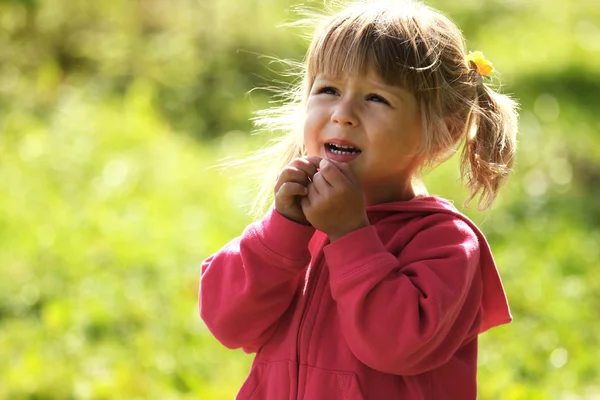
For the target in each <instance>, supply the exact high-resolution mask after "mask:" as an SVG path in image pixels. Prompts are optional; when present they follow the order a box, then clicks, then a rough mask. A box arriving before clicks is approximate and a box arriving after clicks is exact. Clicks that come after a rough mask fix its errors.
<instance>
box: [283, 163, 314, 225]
mask: <svg viewBox="0 0 600 400" xmlns="http://www.w3.org/2000/svg"><path fill="white" fill-rule="evenodd" d="M319 161H321V159H320V158H319V157H313V156H306V157H301V158H295V159H293V160H292V161H291V162H290V163H289V164H288V165H287V166H286V167H285V168H284V169H283V170H282V171H281V173H280V174H279V176H278V177H277V183H275V209H276V210H277V211H278V212H279V213H280V214H281V215H283V216H284V217H286V218H287V219H290V220H292V221H295V222H299V223H301V224H305V225H310V222H308V220H307V219H306V217H305V216H304V212H302V208H301V207H300V197H301V196H305V195H306V194H308V189H307V186H308V184H309V183H310V181H311V179H312V178H313V176H314V175H315V173H316V172H317V167H318V166H319Z"/></svg>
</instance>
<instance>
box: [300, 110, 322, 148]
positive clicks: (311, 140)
mask: <svg viewBox="0 0 600 400" xmlns="http://www.w3.org/2000/svg"><path fill="white" fill-rule="evenodd" d="M317 122H318V121H316V120H315V118H311V116H310V114H309V115H308V116H307V118H306V120H305V121H304V147H306V152H307V154H308V155H309V156H320V153H321V151H320V148H319V132H320V127H319V124H318V123H317Z"/></svg>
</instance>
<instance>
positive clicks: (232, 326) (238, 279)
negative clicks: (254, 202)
mask: <svg viewBox="0 0 600 400" xmlns="http://www.w3.org/2000/svg"><path fill="white" fill-rule="evenodd" d="M313 234H314V228H312V227H310V226H304V225H301V224H297V223H295V222H293V221H290V220H288V219H286V218H285V217H283V216H282V215H281V214H279V213H278V212H277V211H275V210H271V211H270V212H269V213H268V214H267V215H266V216H265V218H263V219H262V220H261V221H258V222H255V223H253V224H251V225H249V226H248V227H247V228H246V229H245V230H244V233H243V234H242V236H241V237H238V238H236V239H234V240H232V241H231V242H229V243H228V244H227V245H225V246H224V247H223V248H222V249H221V250H220V251H219V252H217V253H216V254H214V255H212V256H211V257H209V258H208V259H207V260H205V261H204V262H203V263H202V269H201V275H200V290H199V309H200V316H201V318H202V319H203V320H204V322H205V324H206V326H207V327H208V329H209V330H210V331H211V333H212V334H213V335H214V336H215V337H216V338H217V340H219V341H220V342H221V343H222V344H223V345H225V346H226V347H228V348H239V347H242V348H243V349H244V351H246V352H248V353H251V352H256V351H258V349H259V348H260V347H261V346H262V345H263V344H264V342H265V341H266V340H267V339H268V338H269V337H270V335H271V334H272V333H273V331H274V330H275V328H276V322H277V320H278V319H279V317H281V315H282V314H283V313H284V312H285V310H286V309H287V308H288V307H289V305H290V303H291V301H292V299H293V296H294V293H295V291H296V288H297V285H298V283H299V280H300V279H301V276H300V275H301V274H299V272H300V271H302V270H303V269H304V268H305V267H306V266H307V265H308V263H309V261H310V254H309V251H308V242H309V241H310V238H311V237H312V235H313Z"/></svg>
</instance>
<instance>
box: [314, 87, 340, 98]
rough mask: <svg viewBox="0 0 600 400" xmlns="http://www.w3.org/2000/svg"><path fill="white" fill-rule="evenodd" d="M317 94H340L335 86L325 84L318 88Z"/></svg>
mask: <svg viewBox="0 0 600 400" xmlns="http://www.w3.org/2000/svg"><path fill="white" fill-rule="evenodd" d="M317 94H330V95H333V96H335V95H337V94H339V91H338V90H337V89H336V88H334V87H331V86H324V87H322V88H320V89H318V90H317Z"/></svg>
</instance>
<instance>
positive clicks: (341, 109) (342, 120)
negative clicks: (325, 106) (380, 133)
mask: <svg viewBox="0 0 600 400" xmlns="http://www.w3.org/2000/svg"><path fill="white" fill-rule="evenodd" d="M331 122H333V123H336V124H340V125H343V126H347V127H356V126H358V116H357V115H356V112H355V110H354V106H353V105H352V101H351V100H346V101H340V102H339V103H338V104H337V105H336V107H335V109H334V111H333V114H331Z"/></svg>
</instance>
